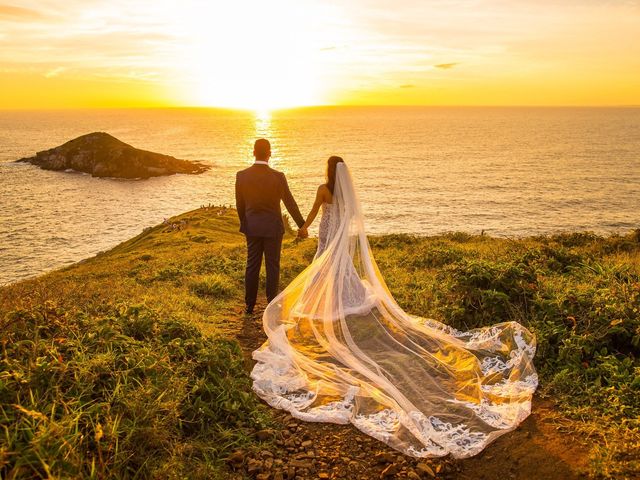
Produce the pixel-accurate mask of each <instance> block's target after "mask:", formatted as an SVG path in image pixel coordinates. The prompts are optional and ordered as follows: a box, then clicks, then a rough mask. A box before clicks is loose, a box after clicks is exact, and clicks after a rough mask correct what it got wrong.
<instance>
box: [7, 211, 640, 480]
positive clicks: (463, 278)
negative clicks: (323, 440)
mask: <svg viewBox="0 0 640 480" xmlns="http://www.w3.org/2000/svg"><path fill="white" fill-rule="evenodd" d="M182 219H184V220H186V222H187V225H186V228H184V229H183V230H171V229H170V228H168V227H166V226H163V225H159V226H156V227H153V228H147V229H145V230H144V232H143V233H142V234H140V235H139V236H137V237H135V238H133V239H131V240H129V241H127V242H124V243H123V244H121V245H119V246H117V247H116V248H114V249H113V250H111V251H109V252H105V253H103V254H100V255H98V256H96V257H94V258H91V259H88V260H86V261H83V262H81V263H78V264H75V265H73V266H70V267H68V268H65V269H62V270H59V271H55V272H51V273H49V274H47V275H44V276H41V277H38V278H36V279H31V280H28V281H25V282H20V283H17V284H13V285H9V286H7V287H3V288H1V289H0V319H3V320H0V321H2V322H4V323H3V325H4V327H2V338H4V339H5V341H4V342H3V344H2V345H3V349H4V350H3V356H2V363H1V367H0V382H1V383H0V395H1V398H2V403H1V407H2V411H1V415H2V416H1V418H0V426H1V427H2V430H1V431H0V432H1V433H2V438H3V440H2V442H0V445H1V446H0V476H1V477H2V478H27V477H30V476H33V474H34V472H36V473H37V474H38V475H41V476H46V475H47V469H50V470H49V471H50V472H55V473H51V475H53V476H59V477H74V476H84V477H90V476H92V475H93V476H95V477H100V478H104V477H108V476H111V477H119V478H134V477H136V478H160V477H166V476H170V475H169V472H175V476H176V477H180V476H187V477H190V478H198V477H200V478H207V477H215V476H216V475H217V476H219V477H222V478H224V475H225V466H224V463H223V462H222V459H223V458H224V456H225V455H226V452H227V451H228V449H229V448H232V447H233V446H234V445H243V447H247V448H250V447H251V445H252V444H254V443H255V442H256V441H257V440H256V439H255V438H254V435H253V433H252V432H254V431H255V429H257V428H261V426H262V425H264V424H265V422H268V415H269V411H268V410H267V411H266V412H265V411H264V410H262V409H261V408H260V406H259V403H258V402H257V401H256V399H255V397H254V396H253V394H252V393H251V390H250V383H249V381H248V379H247V374H246V371H247V367H248V364H244V365H243V360H242V355H241V353H240V351H239V349H238V346H237V344H236V343H235V341H234V338H235V337H236V335H238V334H239V333H240V332H241V331H242V329H243V325H242V322H241V313H240V312H241V309H242V298H243V292H242V281H243V275H244V254H245V246H244V240H243V237H242V236H241V235H240V234H239V233H238V232H237V229H238V224H237V219H236V216H235V212H234V211H226V212H221V211H220V210H218V209H199V210H195V211H193V212H188V213H185V214H183V215H180V216H179V217H176V218H174V219H173V221H179V220H182ZM371 244H372V247H373V250H374V253H375V256H376V259H377V261H378V264H379V266H380V269H381V272H382V274H383V275H384V277H385V279H386V280H387V282H388V284H389V288H390V290H391V292H392V293H393V295H394V296H395V298H396V300H397V301H398V303H399V304H400V305H401V306H402V307H403V308H404V309H405V310H406V311H408V312H410V313H412V314H416V315H421V316H428V317H432V318H436V319H438V320H440V321H443V322H446V323H449V324H451V325H453V326H455V327H456V328H460V329H467V328H474V327H478V326H483V325H490V324H493V323H496V322H502V321H507V320H515V321H518V322H521V323H522V324H524V325H526V326H527V327H528V328H530V329H531V330H532V331H533V332H534V333H535V334H536V336H537V341H538V352H537V354H536V358H535V363H536V368H537V369H538V372H539V374H540V380H541V381H540V389H539V394H540V395H543V396H546V397H549V398H551V399H553V400H555V401H556V402H557V404H558V406H559V408H560V409H561V413H562V414H563V415H565V416H567V417H569V419H570V423H569V425H570V427H566V428H570V429H571V430H572V431H574V432H579V433H581V434H583V435H584V436H585V437H586V438H589V439H590V442H591V444H592V445H593V448H592V452H591V460H592V465H591V466H592V476H594V477H601V478H625V477H632V476H634V475H638V474H639V472H640V458H639V457H640V455H639V453H638V452H640V421H639V420H638V418H639V417H640V400H639V399H640V347H639V344H640V313H639V312H640V235H639V234H638V233H637V232H636V233H632V234H629V235H626V236H616V235H614V236H610V237H606V238H605V237H600V236H596V235H592V234H589V233H576V234H567V235H556V236H550V237H535V238H526V239H518V240H512V239H500V238H490V237H486V236H472V235H468V234H464V233H455V234H448V235H441V236H435V237H425V238H420V237H413V236H409V235H387V236H381V237H374V238H371ZM314 251H315V241H313V240H305V241H302V242H298V241H296V240H294V238H293V236H292V235H291V234H289V235H288V236H287V237H285V241H284V244H283V254H282V262H283V263H282V279H281V282H282V284H283V285H286V284H287V283H288V282H289V281H291V280H292V279H293V278H294V277H295V276H296V275H297V274H298V273H299V272H300V271H301V270H302V269H303V268H304V267H305V266H306V265H307V264H308V263H309V261H310V260H311V258H312V257H313V254H314ZM135 305H138V306H135ZM256 328H259V327H258V326H256ZM170 332H173V333H170ZM208 352H210V354H209V353H208ZM58 355H61V358H62V361H59V357H58ZM214 357H215V358H214ZM243 367H244V368H243ZM194 388H195V390H194ZM114 390H115V393H114ZM194 391H195V392H196V393H195V394H194V393H193V392H194ZM14 405H17V407H16V406H14ZM198 409H202V412H204V413H202V414H201V412H200V410H198ZM194 412H198V413H197V414H196V413H194ZM200 416H202V419H203V422H202V423H200V424H198V423H197V421H196V420H197V419H198V418H199V417H200ZM207 419H208V420H207ZM214 419H215V421H213V420H214ZM98 424H100V429H101V431H102V434H101V435H102V437H101V438H100V440H99V441H97V440H96V435H97V432H98V431H99V429H98V427H97V426H98ZM563 425H566V422H563ZM98 437H100V435H98ZM212 439H215V441H211V440H212ZM218 439H220V440H219V441H218ZM136 444H137V445H138V446H140V445H143V446H144V448H143V449H140V448H139V449H137V450H136V449H135V448H134V447H135V446H136ZM142 451H144V455H143V454H142V453H141V452H142ZM142 456H144V458H142ZM56 469H57V470H56Z"/></svg>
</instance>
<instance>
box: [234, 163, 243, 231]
mask: <svg viewBox="0 0 640 480" xmlns="http://www.w3.org/2000/svg"><path fill="white" fill-rule="evenodd" d="M236 210H237V212H238V218H240V228H242V227H243V226H244V211H245V204H244V196H243V195H242V191H241V190H240V183H239V182H238V174H236Z"/></svg>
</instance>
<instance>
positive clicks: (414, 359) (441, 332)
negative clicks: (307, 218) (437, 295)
mask: <svg viewBox="0 0 640 480" xmlns="http://www.w3.org/2000/svg"><path fill="white" fill-rule="evenodd" d="M334 190H335V191H334V196H333V203H332V204H331V205H328V204H325V205H324V206H323V216H322V220H321V223H320V234H319V242H318V251H317V253H316V256H315V258H314V260H313V262H312V263H311V265H309V266H308V267H307V268H306V269H305V270H304V271H303V272H302V273H301V274H300V275H299V276H298V277H297V278H296V279H295V280H294V281H293V282H291V284H290V285H288V286H287V288H286V289H285V290H284V291H283V292H282V293H281V294H280V295H278V297H276V298H275V299H274V300H273V301H272V302H271V303H270V304H269V305H268V306H267V308H266V310H265V312H264V317H263V323H264V329H265V332H266V333H267V336H268V341H267V342H266V343H265V344H264V345H263V346H262V347H261V348H260V349H259V350H256V351H255V352H254V353H253V357H254V359H255V360H256V361H257V363H256V365H255V367H254V369H253V371H252V373H251V376H252V378H253V381H254V383H253V388H254V390H255V391H256V393H257V394H258V395H259V396H260V397H262V398H263V399H264V400H265V401H267V402H268V403H269V404H270V405H271V406H273V407H276V408H281V409H285V410H288V411H289V412H291V414H292V415H293V416H295V417H297V418H300V419H302V420H307V421H316V422H334V423H349V422H351V423H352V424H353V425H355V426H356V427H357V428H359V429H360V430H362V431H363V432H365V433H367V434H369V435H371V436H373V437H375V438H377V439H379V440H381V441H383V442H384V443H386V444H388V445H390V446H392V447H393V448H395V449H397V450H399V451H401V452H403V453H406V454H408V455H412V456H414V457H432V456H442V455H446V454H449V453H450V454H452V455H453V456H455V457H458V458H461V457H468V456H471V455H474V454H476V453H478V452H479V451H480V450H482V449H483V448H484V447H485V446H486V445H487V444H488V443H489V442H491V441H493V440H494V439H495V438H497V437H498V436H500V435H502V434H504V433H506V432H508V431H510V430H513V429H514V428H515V427H516V426H517V425H518V424H519V423H520V422H521V421H522V420H524V419H525V418H526V417H527V416H528V415H529V413H530V411H531V397H532V396H533V392H534V391H535V389H536V387H537V384H538V378H537V375H536V372H535V369H534V367H533V362H532V359H533V356H534V353H535V338H534V337H533V335H532V334H531V333H530V332H529V331H528V330H527V329H525V328H524V327H523V326H521V325H520V324H518V323H516V322H506V323H499V324H496V325H493V326H491V327H487V328H481V329H476V330H471V331H468V332H461V331H458V330H455V329H453V328H451V327H449V326H447V325H445V324H443V323H440V322H437V321H435V320H431V319H426V318H420V317H416V316H412V315H409V314H407V313H405V312H404V311H403V310H402V309H401V308H400V307H399V306H398V305H397V304H396V302H395V301H394V299H393V297H392V296H391V294H390V293H389V290H388V289H387V286H386V284H385V282H384V279H383V278H382V276H381V274H380V272H379V271H378V268H377V266H376V264H375V261H374V259H373V256H372V254H371V251H370V249H369V244H368V241H367V238H366V235H365V231H364V224H363V219H362V214H361V211H360V205H359V202H358V199H357V197H356V194H355V191H354V189H353V183H352V180H351V177H350V175H349V171H348V169H347V167H346V165H345V164H344V163H339V164H338V167H337V175H336V184H335V189H334Z"/></svg>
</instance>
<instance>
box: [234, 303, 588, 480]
mask: <svg viewBox="0 0 640 480" xmlns="http://www.w3.org/2000/svg"><path fill="white" fill-rule="evenodd" d="M257 311H261V309H257ZM238 316H239V317H240V318H241V319H242V327H241V330H240V331H239V332H238V333H237V338H238V341H239V342H240V344H241V345H242V348H243V349H244V351H245V352H246V354H247V357H248V358H250V354H251V352H252V351H253V350H255V349H256V348H257V347H259V346H260V345H261V344H262V343H263V342H264V341H265V339H266V336H265V334H264V331H263V329H262V320H261V317H260V315H254V316H243V315H242V314H241V312H240V311H239V312H238ZM251 364H252V363H251ZM276 418H277V424H278V426H277V428H275V429H274V430H273V431H265V432H259V434H260V435H261V436H263V437H264V438H265V439H272V440H273V443H274V445H275V446H274V448H271V449H269V450H263V451H260V452H256V453H253V454H250V455H247V454H246V453H245V452H237V453H236V454H235V455H232V457H231V458H230V465H231V466H232V468H234V469H235V470H236V471H237V472H238V478H241V475H242V474H245V475H246V474H248V475H249V476H250V477H253V478H256V479H258V480H284V479H289V480H291V479H296V480H303V479H345V480H355V479H363V480H365V479H366V480H368V479H378V478H389V479H413V480H416V479H421V478H422V479H425V478H426V479H429V478H437V479H443V480H444V479H456V480H458V479H460V480H471V479H473V480H494V479H496V480H498V479H500V480H502V479H510V480H519V479H522V480H531V479H535V480H573V479H582V478H586V476H587V475H586V470H587V454H588V447H587V446H586V445H585V444H584V443H582V441H581V440H580V439H577V438H573V437H572V436H571V435H569V434H566V433H562V432H561V429H560V427H559V424H558V421H557V420H556V419H557V418H558V415H557V414H556V412H555V410H554V407H553V405H552V404H551V403H550V402H547V401H544V400H541V399H538V398H535V399H534V404H533V412H532V414H531V415H530V416H529V418H527V420H526V421H525V422H523V423H522V425H520V426H519V427H518V428H517V429H516V430H515V431H514V432H511V433H509V434H506V435H503V436H502V437H500V438H499V439H498V440H496V441H495V442H493V443H492V444H491V445H489V446H488V447H487V448H486V449H485V450H484V451H483V452H481V453H480V454H479V455H477V456H475V457H472V458H470V459H465V460H455V459H452V458H449V457H446V458H443V459H432V460H431V459H430V460H418V459H415V458H412V457H408V456H406V455H403V454H401V453H399V452H397V451H395V450H393V449H391V448H389V447H387V446H386V445H384V444H383V443H381V442H379V441H377V440H375V439H373V438H371V437H369V436H367V435H365V434H363V433H361V432H360V431H359V430H357V429H356V428H355V427H353V426H351V425H334V424H327V423H308V422H302V421H299V420H297V419H294V418H293V417H292V416H291V415H289V414H288V413H286V412H278V413H277V414H276Z"/></svg>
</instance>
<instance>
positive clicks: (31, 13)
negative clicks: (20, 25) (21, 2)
mask: <svg viewBox="0 0 640 480" xmlns="http://www.w3.org/2000/svg"><path fill="white" fill-rule="evenodd" d="M42 18H45V15H43V14H42V13H40V12H38V11H36V10H31V9H30V8H22V7H14V6H12V5H0V19H9V20H36V19H42Z"/></svg>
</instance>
